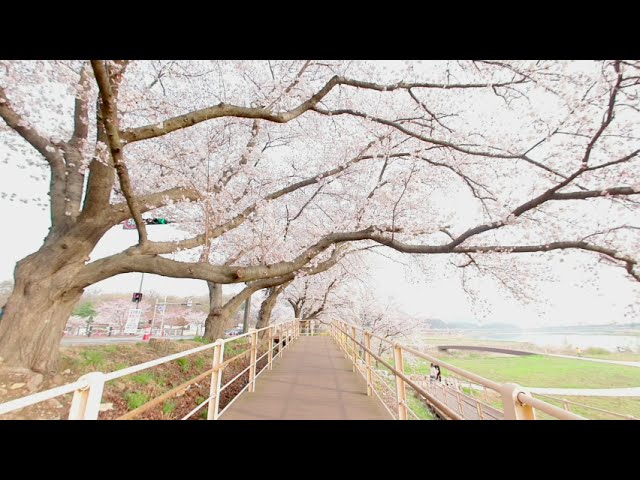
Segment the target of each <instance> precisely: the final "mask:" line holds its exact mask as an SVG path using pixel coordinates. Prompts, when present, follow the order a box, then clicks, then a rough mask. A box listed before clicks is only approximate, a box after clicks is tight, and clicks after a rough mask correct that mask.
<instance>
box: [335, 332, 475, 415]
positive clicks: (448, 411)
mask: <svg viewBox="0 0 640 480" xmlns="http://www.w3.org/2000/svg"><path fill="white" fill-rule="evenodd" d="M336 328H337V329H338V330H340V331H341V332H342V333H343V334H345V335H346V336H347V337H349V338H350V339H351V340H353V343H355V344H356V345H359V346H360V347H362V348H364V349H365V351H367V352H368V353H369V355H371V356H372V357H373V358H374V359H376V360H377V361H378V362H379V363H381V364H382V365H384V366H385V367H387V368H388V369H389V370H391V372H393V373H394V374H395V376H396V378H400V379H402V381H404V382H405V383H406V384H408V385H409V386H410V387H411V388H413V389H414V390H415V391H416V392H418V393H419V394H420V395H422V396H423V397H425V398H428V399H429V401H431V402H432V403H433V404H434V405H435V406H437V407H438V408H439V409H440V410H442V411H443V412H444V413H445V414H446V415H447V416H449V417H451V418H453V419H455V420H462V419H463V418H462V417H461V416H460V415H458V414H457V413H455V412H454V411H453V410H451V409H450V408H449V407H448V406H447V405H445V404H443V403H442V402H440V401H439V400H438V399H437V398H435V397H433V395H431V394H430V393H428V392H426V391H425V390H423V389H422V388H421V387H419V386H418V385H416V384H415V383H414V382H413V380H411V379H410V378H409V377H407V376H406V375H405V374H404V373H402V372H400V371H398V370H396V369H395V368H394V367H392V366H391V365H389V364H388V363H387V362H385V361H384V360H383V359H382V358H380V357H379V356H378V355H376V354H375V353H373V352H372V351H371V350H369V349H368V348H367V347H365V346H364V345H363V344H362V343H360V342H358V340H356V339H355V338H353V337H352V336H351V335H349V333H348V332H345V331H344V330H342V329H341V328H340V327H337V326H336Z"/></svg>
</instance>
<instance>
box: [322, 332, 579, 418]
mask: <svg viewBox="0 0 640 480" xmlns="http://www.w3.org/2000/svg"><path fill="white" fill-rule="evenodd" d="M340 325H343V326H344V329H343V328H341V327H340ZM348 326H349V327H350V328H351V329H352V331H353V332H354V335H350V334H349V332H348V331H347V324H346V323H345V322H341V321H334V323H333V327H334V329H335V333H336V335H335V339H336V341H337V342H338V344H339V345H340V346H341V348H344V349H345V352H347V350H349V349H350V348H349V346H350V345H349V344H353V347H352V348H351V350H352V349H353V348H355V345H359V346H360V347H361V348H363V349H364V351H365V352H366V353H368V355H369V356H370V357H373V358H375V359H376V360H377V361H378V362H379V363H381V364H382V365H384V366H385V367H386V368H388V369H389V370H390V371H391V372H392V373H393V374H394V375H395V378H396V387H397V405H398V412H399V413H398V418H401V419H405V418H407V417H406V412H407V408H406V399H405V398H404V384H407V385H409V386H410V387H411V388H413V389H414V390H415V391H416V392H418V393H419V394H420V395H422V396H423V397H424V398H426V399H427V401H428V402H429V403H430V404H431V406H432V407H434V408H436V409H437V410H440V411H441V412H442V413H444V414H445V416H446V417H449V418H457V419H463V417H462V416H461V415H458V414H456V413H455V412H454V411H453V410H451V409H450V408H449V407H448V405H445V404H443V403H442V402H440V401H439V400H438V399H436V398H434V397H433V395H431V394H429V393H428V392H426V391H424V390H423V389H422V388H420V387H419V386H418V385H416V384H415V383H414V382H413V381H412V380H411V379H409V378H408V377H407V376H406V375H405V374H404V366H403V361H402V352H403V351H406V352H408V353H411V354H413V355H415V356H417V357H419V358H423V359H425V360H429V361H431V362H432V363H435V364H436V365H440V366H442V367H444V368H446V369H448V370H450V371H452V372H453V373H455V374H457V375H459V376H461V377H463V378H465V379H467V380H470V381H473V382H475V383H478V384H480V385H483V386H484V387H485V388H490V389H491V390H494V391H496V392H497V393H499V394H500V395H501V397H502V400H503V406H504V412H503V414H504V417H505V419H510V420H511V419H518V420H519V419H527V420H534V419H535V412H534V408H535V409H538V410H540V411H541V412H544V413H547V414H549V415H551V416H553V417H555V418H559V419H563V420H586V418H584V417H582V416H580V415H577V414H575V413H573V412H568V411H566V410H563V409H561V408H558V407H556V406H554V405H551V404H549V403H547V402H544V401H542V400H539V399H536V398H534V397H532V396H531V394H529V392H527V391H526V390H525V389H524V388H523V387H521V386H520V385H517V384H513V383H505V384H500V383H498V382H494V381H493V380H489V379H487V378H484V377H482V376H480V375H477V374H475V373H472V372H468V371H466V370H464V369H462V368H459V367H456V366H455V365H451V364H449V363H447V362H443V361H442V360H440V359H438V358H436V357H433V356H431V355H428V354H426V353H423V352H420V351H419V350H416V349H414V348H412V347H407V346H405V345H401V344H400V343H398V342H394V341H391V340H389V339H386V338H383V337H380V336H379V335H375V334H374V333H371V332H368V331H367V330H365V329H363V328H362V327H359V326H357V325H353V324H349V325H348ZM357 331H359V332H362V333H363V334H364V335H365V338H368V339H369V340H368V342H370V339H371V338H376V339H378V340H380V341H383V342H386V343H388V344H390V345H392V346H393V348H394V358H397V360H396V364H397V365H399V367H398V369H396V368H394V367H392V366H391V365H390V364H388V363H387V362H385V361H384V360H382V359H381V358H380V357H379V356H378V355H376V354H375V353H374V352H373V351H371V349H370V348H367V346H365V345H363V344H362V343H360V342H358V341H357V339H356V338H354V336H355V335H356V332H357ZM337 332H340V333H339V334H338V333H337ZM341 336H342V337H344V338H340V337H341ZM347 338H348V339H350V341H346V340H345V339H347ZM343 344H344V345H343ZM358 358H359V356H358ZM353 360H354V361H355V355H353ZM398 361H399V363H398ZM370 368H371V367H370V366H369V365H367V369H370ZM357 370H358V371H360V369H357ZM412 413H413V412H412Z"/></svg>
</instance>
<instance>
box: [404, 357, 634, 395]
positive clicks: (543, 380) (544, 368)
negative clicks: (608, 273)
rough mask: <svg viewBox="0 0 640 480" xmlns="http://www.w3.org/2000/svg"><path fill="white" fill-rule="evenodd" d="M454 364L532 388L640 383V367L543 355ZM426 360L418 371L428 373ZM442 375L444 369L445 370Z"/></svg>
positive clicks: (453, 361)
mask: <svg viewBox="0 0 640 480" xmlns="http://www.w3.org/2000/svg"><path fill="white" fill-rule="evenodd" d="M443 360H444V359H443ZM445 361H447V362H448V363H451V364H452V365H455V366H457V367H460V368H463V369H465V370H468V371H470V372H473V373H476V374H478V375H481V376H483V377H485V378H489V379H491V380H494V381H497V382H514V383H519V384H521V385H525V386H529V387H558V388H615V387H637V386H640V368H636V367H625V366H619V365H609V364H604V363H595V362H586V361H581V360H570V359H565V358H554V357H544V356H539V355H531V356H526V357H525V356H523V357H485V358H451V359H447V360H445ZM428 369H429V364H428V363H426V362H425V364H424V365H422V366H421V367H420V368H416V369H415V370H416V372H418V371H420V372H419V373H422V372H423V371H424V372H425V373H426V374H428ZM442 373H443V375H445V371H444V369H443V372H442Z"/></svg>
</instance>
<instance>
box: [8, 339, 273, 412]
mask: <svg viewBox="0 0 640 480" xmlns="http://www.w3.org/2000/svg"><path fill="white" fill-rule="evenodd" d="M198 346H202V344H201V343H198V342H195V341H185V340H182V341H162V342H152V343H142V342H140V343H137V344H135V345H131V344H119V345H106V346H105V345H100V346H91V347H66V348H62V360H61V364H60V368H59V373H58V374H56V375H51V376H46V377H44V378H42V377H40V378H39V377H37V376H36V375H37V374H34V373H33V372H30V371H28V370H21V371H12V370H8V369H4V370H0V403H3V402H6V401H9V400H12V399H14V398H19V397H24V396H26V395H29V394H31V393H33V392H34V391H43V390H47V389H50V388H53V387H56V386H60V385H64V384H67V383H71V382H73V381H75V380H77V379H78V378H79V377H81V376H82V375H84V374H86V373H89V372H93V371H102V372H112V371H116V370H121V369H123V368H127V367H130V366H133V365H137V364H140V363H144V362H147V361H149V360H153V359H157V358H160V357H163V356H167V355H171V354H174V353H178V352H181V351H184V350H188V349H192V348H194V347H198ZM248 347H249V345H248V343H247V340H246V339H239V340H238V341H234V342H229V343H227V344H226V345H225V355H224V357H225V359H229V358H233V357H235V356H237V355H239V354H241V353H243V352H245V351H246V350H247V349H248ZM264 352H266V340H265V341H263V342H261V344H260V347H259V351H258V357H259V356H260V355H262V354H263V353H264ZM211 358H212V350H206V351H204V352H199V353H196V354H191V355H189V356H187V357H183V358H180V359H178V360H173V361H171V362H168V363H165V364H163V365H160V366H157V367H153V368H150V369H147V370H144V371H141V372H138V373H135V374H131V375H127V376H126V377H121V378H118V379H115V380H112V381H110V382H107V383H106V384H105V388H104V393H103V395H102V401H101V411H100V414H99V416H98V418H99V419H101V420H113V419H117V418H119V417H121V416H122V415H124V414H125V413H127V412H130V411H132V410H134V409H136V408H138V407H140V406H141V405H144V404H145V403H147V402H149V401H151V400H152V399H154V398H156V397H158V396H159V395H161V394H163V393H165V392H168V391H169V390H171V389H174V388H176V387H177V386H179V385H182V384H183V383H185V382H187V381H189V380H190V379H193V378H195V377H196V376H198V375H199V374H201V373H203V372H205V371H207V370H208V369H209V368H211ZM248 365H249V355H248V354H245V355H242V356H240V357H238V359H237V360H236V361H233V362H231V363H230V364H229V365H227V366H226V367H225V369H224V371H223V374H222V385H223V386H224V385H225V384H227V383H228V382H229V381H230V380H232V379H233V378H234V377H236V376H238V375H239V374H240V372H242V371H243V370H244V369H245V368H247V367H248ZM266 365H267V359H266V357H265V358H263V359H262V360H260V361H259V362H258V366H257V372H258V373H259V372H260V371H261V370H262V369H263V368H265V367H266ZM248 381H249V371H246V372H244V373H242V374H241V375H239V377H238V378H237V379H235V380H234V381H233V382H232V383H230V384H229V385H228V386H227V387H226V388H225V389H224V390H223V391H222V393H221V396H220V410H222V409H223V408H225V406H226V405H228V403H229V402H230V401H232V400H233V398H235V397H236V396H237V394H238V393H239V392H240V391H241V390H242V389H243V388H244V387H245V386H246V385H247V383H248ZM209 389H210V377H209V376H208V375H207V376H206V377H204V378H203V379H201V380H199V381H198V382H195V383H193V384H191V385H189V386H187V387H186V388H185V389H182V390H181V391H178V392H176V393H175V394H174V395H172V396H171V397H170V398H168V399H166V400H165V401H163V402H160V403H159V404H157V405H154V406H153V407H152V408H150V409H149V410H147V411H146V412H143V413H142V414H140V415H139V416H137V417H136V418H138V419H146V420H175V419H181V418H183V417H184V416H186V415H187V414H188V413H189V412H191V411H192V410H193V409H194V408H195V407H196V406H197V405H199V404H202V403H203V402H204V401H205V400H206V399H207V398H208V397H209ZM71 399H72V394H67V395H63V396H60V397H56V398H55V399H52V400H48V401H46V402H41V403H38V404H36V405H33V406H30V407H26V408H24V409H21V410H19V411H14V412H10V413H8V414H5V415H0V419H1V420H8V419H33V420H36V419H37V420H41V419H51V420H59V419H66V418H67V417H68V412H69V407H70V405H71ZM207 410H208V409H207V406H206V405H205V406H203V407H202V408H201V409H200V410H199V411H197V412H196V413H195V414H194V415H193V416H192V417H191V419H193V420H200V419H203V418H206V415H207Z"/></svg>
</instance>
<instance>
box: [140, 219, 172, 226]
mask: <svg viewBox="0 0 640 480" xmlns="http://www.w3.org/2000/svg"><path fill="white" fill-rule="evenodd" d="M144 223H146V224H147V225H166V224H167V223H171V222H169V221H168V220H167V219H166V218H145V219H144Z"/></svg>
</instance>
